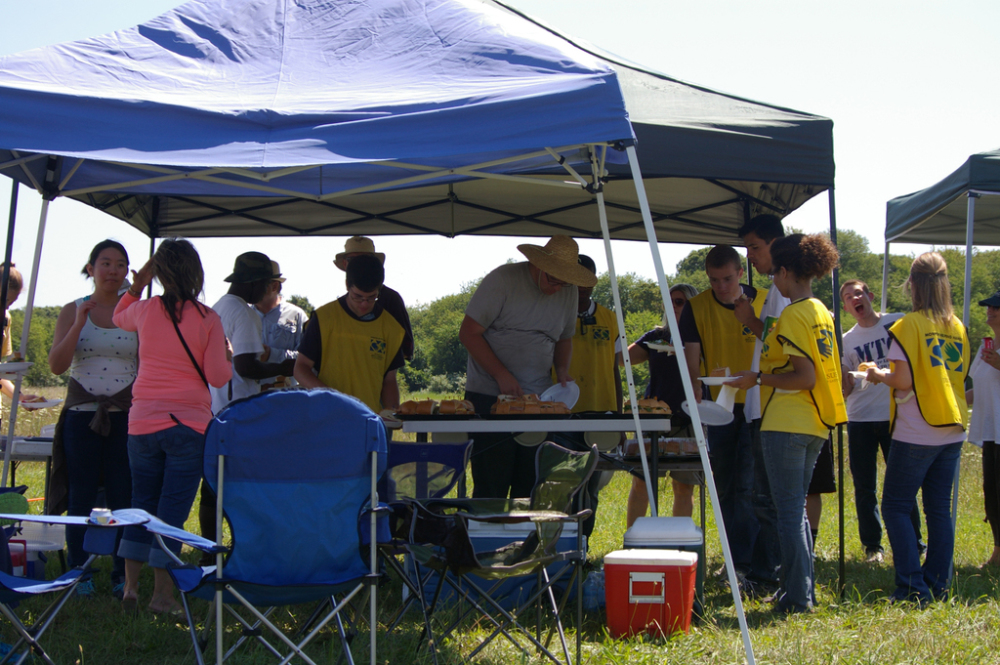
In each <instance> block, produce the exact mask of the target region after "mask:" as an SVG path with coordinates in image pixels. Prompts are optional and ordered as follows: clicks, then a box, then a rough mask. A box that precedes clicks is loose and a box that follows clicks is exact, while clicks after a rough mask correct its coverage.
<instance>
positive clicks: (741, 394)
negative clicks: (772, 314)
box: [688, 289, 767, 404]
mask: <svg viewBox="0 0 1000 665" xmlns="http://www.w3.org/2000/svg"><path fill="white" fill-rule="evenodd" d="M766 295H767V291H761V290H758V291H757V295H756V296H755V297H754V300H753V311H754V314H755V315H756V316H757V317H758V318H760V311H761V308H763V307H764V296H766ZM688 302H689V303H690V305H691V312H692V313H693V314H694V320H695V323H696V324H697V326H698V335H700V336H701V356H702V361H703V362H704V363H705V367H706V368H707V371H709V372H711V371H712V370H713V369H715V368H716V367H728V368H729V371H730V372H731V373H732V374H735V373H736V372H741V371H743V370H747V369H750V366H751V365H752V364H753V350H754V343H755V342H756V341H757V338H756V337H755V336H754V334H753V331H752V330H750V329H749V328H747V327H746V326H744V325H743V324H742V323H740V322H739V321H737V320H736V315H735V314H733V310H731V309H729V308H727V307H725V306H724V305H722V304H720V303H719V301H718V300H716V299H715V294H714V293H713V292H712V290H711V289H709V290H707V291H703V292H701V293H699V294H698V295H696V296H695V297H694V298H691V300H689V301H688ZM710 390H711V391H712V399H716V398H717V397H718V396H719V390H720V388H719V386H710ZM744 401H746V391H745V390H740V391H738V392H737V393H736V403H737V404H743V402H744Z"/></svg>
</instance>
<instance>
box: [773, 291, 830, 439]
mask: <svg viewBox="0 0 1000 665" xmlns="http://www.w3.org/2000/svg"><path fill="white" fill-rule="evenodd" d="M790 356H801V357H803V358H806V359H807V360H809V361H810V362H811V363H812V365H813V367H814V369H815V371H816V384H815V385H814V386H813V388H812V390H794V391H784V390H781V391H779V390H775V389H774V388H772V387H769V386H762V388H761V402H762V403H763V404H764V416H763V420H762V421H761V424H760V429H761V431H762V432H763V431H768V432H792V433H795V434H809V435H812V436H819V437H823V438H826V437H827V435H828V434H829V432H830V430H831V429H832V428H834V427H836V426H837V425H838V424H841V423H845V422H847V406H846V405H845V403H844V396H843V392H842V389H841V382H840V353H839V351H838V349H837V336H836V334H835V332H834V327H833V317H831V316H830V312H829V311H827V309H826V307H825V306H824V305H823V303H821V302H820V301H819V300H816V299H815V298H806V299H803V300H797V301H795V302H793V303H792V304H790V305H789V306H788V307H786V308H785V309H784V311H783V312H782V313H781V316H780V317H779V318H778V321H777V323H776V324H775V326H774V329H773V330H772V331H771V333H770V334H769V335H768V336H767V338H766V341H765V342H764V345H763V349H762V351H761V359H760V369H761V371H762V372H764V373H765V374H786V373H788V372H791V371H792V363H791V359H790Z"/></svg>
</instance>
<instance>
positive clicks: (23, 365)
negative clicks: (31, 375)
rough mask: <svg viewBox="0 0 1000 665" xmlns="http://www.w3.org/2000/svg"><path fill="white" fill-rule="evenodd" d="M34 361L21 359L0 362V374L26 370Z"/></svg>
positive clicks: (19, 372) (18, 372)
mask: <svg viewBox="0 0 1000 665" xmlns="http://www.w3.org/2000/svg"><path fill="white" fill-rule="evenodd" d="M34 364H35V363H33V362H28V361H27V360H22V361H21V362H16V363H0V376H2V375H10V374H21V373H22V372H27V371H28V369H30V368H31V366H32V365H34Z"/></svg>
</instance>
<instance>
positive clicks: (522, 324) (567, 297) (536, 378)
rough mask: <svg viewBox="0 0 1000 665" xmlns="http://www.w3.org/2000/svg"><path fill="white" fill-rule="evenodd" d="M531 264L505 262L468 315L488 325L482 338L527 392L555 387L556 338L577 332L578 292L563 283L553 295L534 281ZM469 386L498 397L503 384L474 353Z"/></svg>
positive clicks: (474, 296) (488, 278)
mask: <svg viewBox="0 0 1000 665" xmlns="http://www.w3.org/2000/svg"><path fill="white" fill-rule="evenodd" d="M528 266H529V264H528V263H526V262H525V263H509V264H507V265H502V266H500V267H499V268H497V269H496V270H494V271H492V272H491V273H490V274H488V275H486V277H484V278H483V281H482V283H480V285H479V288H478V289H476V292H475V293H474V294H472V300H470V301H469V306H468V307H467V308H466V310H465V315H466V316H468V317H469V318H471V319H472V320H474V321H475V322H476V323H478V324H479V325H481V326H483V327H484V328H486V332H485V333H484V334H483V337H484V338H485V339H486V342H487V343H488V344H489V345H490V348H491V349H492V350H493V353H495V354H496V356H497V358H499V359H500V362H502V363H503V365H504V367H506V368H507V370H508V371H509V372H510V373H511V374H513V375H514V377H515V378H516V379H517V381H518V383H520V384H521V389H522V390H524V392H526V393H541V392H543V391H544V390H545V389H546V388H548V387H549V386H551V385H552V375H551V370H552V360H553V354H554V353H555V346H556V342H558V341H559V340H561V339H572V337H573V334H574V333H575V332H576V308H577V290H576V287H575V286H564V287H563V288H561V289H559V291H558V292H557V293H554V294H552V295H550V296H547V295H545V294H544V293H542V292H541V290H539V288H538V285H537V284H535V283H534V282H533V281H532V279H531V272H530V271H529V270H528ZM466 374H467V377H466V382H465V389H466V390H469V391H472V392H477V393H483V394H485V395H499V394H500V386H499V385H497V382H496V381H495V380H494V379H493V377H492V376H490V375H489V373H487V372H486V370H484V369H483V368H482V367H480V366H479V364H478V363H477V362H476V361H475V360H473V359H472V356H469V364H468V368H467V370H466Z"/></svg>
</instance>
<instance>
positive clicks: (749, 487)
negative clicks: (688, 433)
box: [706, 404, 757, 573]
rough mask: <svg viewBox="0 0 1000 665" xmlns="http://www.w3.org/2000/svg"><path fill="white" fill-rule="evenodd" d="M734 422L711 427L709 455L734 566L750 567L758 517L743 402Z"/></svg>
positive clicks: (748, 427) (734, 412) (740, 568)
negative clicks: (754, 500) (754, 508)
mask: <svg viewBox="0 0 1000 665" xmlns="http://www.w3.org/2000/svg"><path fill="white" fill-rule="evenodd" d="M733 415H734V418H733V422H731V423H730V424H728V425H720V426H717V427H708V428H706V429H707V430H708V456H709V459H710V460H711V462H712V474H713V475H714V476H715V488H716V490H717V491H718V493H719V508H720V509H721V511H722V519H723V521H724V522H725V524H726V535H727V536H728V541H729V550H730V552H731V553H732V557H733V566H734V567H735V568H736V570H737V571H739V572H740V573H747V572H749V571H750V561H751V559H752V557H753V548H754V540H755V539H756V538H757V518H756V517H755V516H754V510H753V499H752V497H753V487H754V480H753V479H754V467H753V443H752V437H751V429H752V428H751V425H750V423H748V422H747V421H746V419H744V417H743V405H742V404H737V405H736V408H735V409H733Z"/></svg>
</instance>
